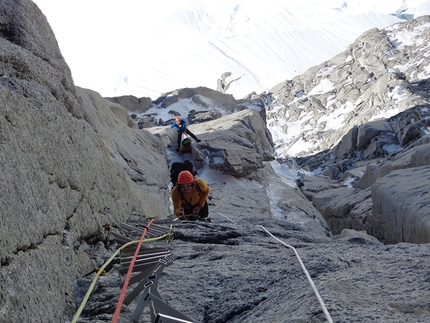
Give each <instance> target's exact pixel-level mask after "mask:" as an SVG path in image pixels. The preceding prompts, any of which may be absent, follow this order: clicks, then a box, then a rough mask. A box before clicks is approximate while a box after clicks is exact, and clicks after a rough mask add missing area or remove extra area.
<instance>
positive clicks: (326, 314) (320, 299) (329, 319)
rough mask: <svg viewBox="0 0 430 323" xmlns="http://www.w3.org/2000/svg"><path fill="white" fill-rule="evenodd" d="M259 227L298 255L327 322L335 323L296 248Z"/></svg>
mask: <svg viewBox="0 0 430 323" xmlns="http://www.w3.org/2000/svg"><path fill="white" fill-rule="evenodd" d="M259 226H260V227H261V228H262V229H263V230H264V231H266V232H267V234H269V235H270V236H271V237H272V238H273V239H275V240H276V241H278V242H280V243H282V244H283V245H284V246H286V247H288V248H290V249H292V250H293V251H294V254H295V255H296V257H297V259H298V260H299V263H300V266H301V267H302V269H303V272H304V273H305V275H306V278H307V279H308V281H309V284H310V285H311V287H312V289H313V291H314V293H315V296H316V297H317V299H318V302H319V303H320V305H321V307H322V309H323V312H324V315H325V317H326V319H327V322H330V323H333V320H332V319H331V316H330V314H329V312H328V311H327V308H326V306H325V305H324V302H323V300H322V298H321V296H320V294H319V293H318V290H317V288H316V287H315V284H314V282H313V281H312V278H311V276H310V275H309V273H308V271H307V269H306V267H305V265H304V264H303V261H302V259H300V256H299V253H298V252H297V250H296V248H294V247H293V246H291V245H289V244H287V243H285V242H283V241H282V240H279V239H278V238H276V237H275V236H274V235H273V234H271V233H270V232H269V231H268V230H267V229H266V228H265V227H263V226H262V225H259Z"/></svg>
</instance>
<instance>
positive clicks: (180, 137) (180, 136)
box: [178, 132, 182, 148]
mask: <svg viewBox="0 0 430 323" xmlns="http://www.w3.org/2000/svg"><path fill="white" fill-rule="evenodd" d="M181 139H182V133H180V132H178V148H179V147H180V146H181Z"/></svg>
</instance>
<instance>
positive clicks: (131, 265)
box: [112, 220, 155, 323]
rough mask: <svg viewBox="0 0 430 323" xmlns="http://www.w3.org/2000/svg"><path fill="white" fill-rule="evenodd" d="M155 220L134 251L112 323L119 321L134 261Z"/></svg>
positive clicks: (146, 228)
mask: <svg viewBox="0 0 430 323" xmlns="http://www.w3.org/2000/svg"><path fill="white" fill-rule="evenodd" d="M154 221H155V220H151V221H150V222H149V223H148V225H147V226H146V227H145V228H144V229H143V233H142V237H141V238H140V241H139V244H138V245H137V248H136V251H135V252H134V256H133V259H132V260H131V263H130V267H128V271H127V276H126V277H125V281H124V286H122V290H121V294H120V295H119V300H118V305H117V306H116V310H115V313H114V315H113V318H112V323H116V322H118V318H119V313H120V312H121V307H122V303H123V302H124V299H125V292H126V291H127V287H128V283H129V282H130V277H131V273H132V272H133V267H134V263H135V262H136V259H137V256H138V254H139V251H140V247H141V246H142V243H143V239H144V238H145V235H146V232H147V231H148V228H149V227H150V225H151V224H152V222H154Z"/></svg>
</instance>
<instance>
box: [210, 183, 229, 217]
mask: <svg viewBox="0 0 430 323" xmlns="http://www.w3.org/2000/svg"><path fill="white" fill-rule="evenodd" d="M226 196H227V185H225V192H224V197H223V198H222V199H221V201H220V202H219V203H218V205H217V206H215V207H214V208H213V209H211V211H213V210H216V209H217V208H218V206H220V205H221V203H222V202H223V201H224V199H225V197H226Z"/></svg>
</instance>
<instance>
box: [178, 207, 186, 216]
mask: <svg viewBox="0 0 430 323" xmlns="http://www.w3.org/2000/svg"><path fill="white" fill-rule="evenodd" d="M184 215H185V210H184V208H183V207H181V208H180V209H179V216H184Z"/></svg>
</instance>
